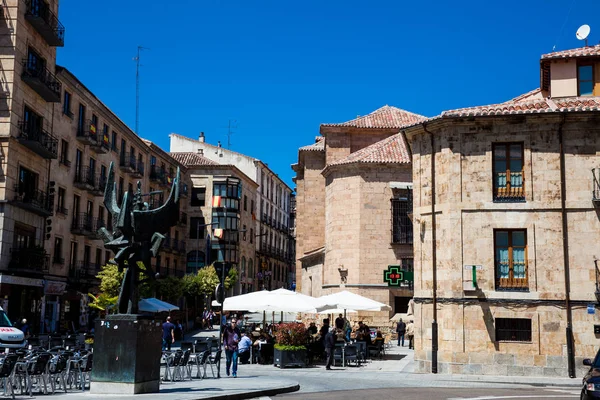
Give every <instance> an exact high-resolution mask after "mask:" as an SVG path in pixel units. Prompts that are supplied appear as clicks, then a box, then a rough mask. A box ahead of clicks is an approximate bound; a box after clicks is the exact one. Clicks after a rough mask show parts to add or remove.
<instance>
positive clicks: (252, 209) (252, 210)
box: [250, 200, 254, 214]
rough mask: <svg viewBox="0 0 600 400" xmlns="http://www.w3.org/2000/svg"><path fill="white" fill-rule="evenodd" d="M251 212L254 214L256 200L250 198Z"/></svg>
mask: <svg viewBox="0 0 600 400" xmlns="http://www.w3.org/2000/svg"><path fill="white" fill-rule="evenodd" d="M250 212H251V213H252V214H254V200H250Z"/></svg>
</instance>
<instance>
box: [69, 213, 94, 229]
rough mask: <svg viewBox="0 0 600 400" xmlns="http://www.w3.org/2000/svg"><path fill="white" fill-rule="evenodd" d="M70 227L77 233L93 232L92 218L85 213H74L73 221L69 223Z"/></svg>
mask: <svg viewBox="0 0 600 400" xmlns="http://www.w3.org/2000/svg"><path fill="white" fill-rule="evenodd" d="M71 229H72V230H73V231H75V232H78V233H85V234H88V233H92V232H94V220H93V218H92V217H91V216H90V215H88V214H87V213H80V214H78V215H74V216H73V222H72V223H71Z"/></svg>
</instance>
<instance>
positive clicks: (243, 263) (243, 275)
mask: <svg viewBox="0 0 600 400" xmlns="http://www.w3.org/2000/svg"><path fill="white" fill-rule="evenodd" d="M241 272H242V276H241V278H242V279H245V278H246V277H247V276H248V274H247V271H246V257H244V256H242V271H241Z"/></svg>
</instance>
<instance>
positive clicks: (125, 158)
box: [119, 153, 137, 172]
mask: <svg viewBox="0 0 600 400" xmlns="http://www.w3.org/2000/svg"><path fill="white" fill-rule="evenodd" d="M119 166H120V167H123V168H128V169H129V170H130V172H135V170H136V167H137V160H136V159H135V154H134V155H131V154H130V153H121V157H119Z"/></svg>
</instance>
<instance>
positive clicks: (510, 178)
mask: <svg viewBox="0 0 600 400" xmlns="http://www.w3.org/2000/svg"><path fill="white" fill-rule="evenodd" d="M494 200H495V201H524V200H525V179H524V174H523V172H522V171H518V172H511V171H506V172H496V176H495V181H494Z"/></svg>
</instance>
